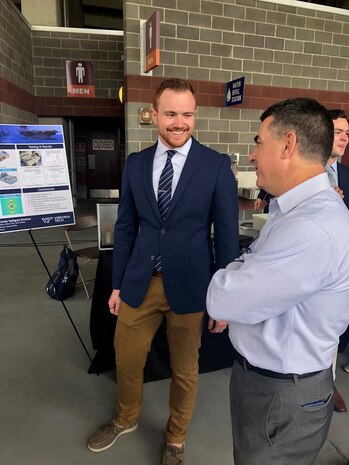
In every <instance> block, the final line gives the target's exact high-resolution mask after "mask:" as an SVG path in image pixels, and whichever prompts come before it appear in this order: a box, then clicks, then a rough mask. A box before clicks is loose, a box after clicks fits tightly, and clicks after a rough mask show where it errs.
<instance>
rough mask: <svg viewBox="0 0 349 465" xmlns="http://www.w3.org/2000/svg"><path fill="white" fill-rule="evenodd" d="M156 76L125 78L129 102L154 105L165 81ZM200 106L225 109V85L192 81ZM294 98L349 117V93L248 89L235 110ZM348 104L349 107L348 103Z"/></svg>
mask: <svg viewBox="0 0 349 465" xmlns="http://www.w3.org/2000/svg"><path fill="white" fill-rule="evenodd" d="M163 79H164V78H162V77H153V76H149V77H148V76H135V75H127V76H125V85H124V90H125V101H126V102H132V103H136V102H142V103H151V102H152V100H153V95H154V90H155V89H156V87H157V86H158V84H159V83H160V82H161V81H162V80H163ZM190 83H191V84H192V86H193V88H194V90H195V93H196V99H197V102H198V105H199V106H210V107H223V106H224V86H225V83H220V82H209V81H197V80H190ZM293 97H312V98H315V99H316V100H319V101H320V102H321V103H322V104H324V105H326V106H327V107H329V108H341V109H343V110H345V111H346V112H347V113H349V92H334V91H324V90H315V89H291V88H286V87H271V86H260V85H253V84H246V85H245V96H244V102H243V103H242V104H240V105H235V106H233V107H230V108H231V109H239V108H249V109H254V110H265V109H266V108H268V107H269V106H270V105H272V104H273V103H276V102H278V101H280V100H284V99H286V98H293ZM345 102H348V103H345Z"/></svg>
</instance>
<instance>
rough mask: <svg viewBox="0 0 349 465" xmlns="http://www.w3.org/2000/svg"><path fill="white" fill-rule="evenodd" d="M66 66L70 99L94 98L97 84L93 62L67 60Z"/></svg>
mask: <svg viewBox="0 0 349 465" xmlns="http://www.w3.org/2000/svg"><path fill="white" fill-rule="evenodd" d="M65 64H66V73H67V95H68V97H85V98H86V97H87V98H91V97H94V96H95V83H94V67H93V62H92V61H72V60H67V61H66V62H65Z"/></svg>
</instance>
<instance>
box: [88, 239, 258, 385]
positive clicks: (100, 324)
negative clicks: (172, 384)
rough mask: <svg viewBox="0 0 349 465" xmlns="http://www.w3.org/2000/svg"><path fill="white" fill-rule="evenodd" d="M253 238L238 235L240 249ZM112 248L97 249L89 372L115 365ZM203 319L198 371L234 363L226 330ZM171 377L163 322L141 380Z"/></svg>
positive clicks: (96, 371)
mask: <svg viewBox="0 0 349 465" xmlns="http://www.w3.org/2000/svg"><path fill="white" fill-rule="evenodd" d="M253 240H254V238H253V237H251V236H244V235H240V237H239V245H240V250H241V249H245V248H246V247H248V246H249V245H250V244H251V242H252V241H253ZM112 257H113V252H112V251H103V252H100V255H99V260H98V265H97V271H96V281H95V287H94V291H93V297H92V306H91V315H90V332H91V339H92V345H93V348H94V349H95V350H97V353H96V355H95V357H94V359H93V361H92V363H91V365H90V368H89V370H88V372H89V373H104V372H106V371H109V370H112V369H114V368H115V351H114V332H115V325H116V322H117V317H115V316H114V315H112V314H111V313H110V312H109V307H108V300H109V297H110V294H111V291H112V284H111V278H112ZM207 318H208V317H206V318H205V320H204V330H203V334H202V345H201V348H200V357H199V372H200V373H207V372H210V371H215V370H220V369H223V368H228V367H230V366H232V364H233V348H232V346H231V343H230V339H229V336H228V331H227V330H225V331H224V332H223V333H222V334H211V333H210V332H209V331H208V329H207ZM170 377H171V369H170V365H169V353H168V347H167V340H166V324H165V322H163V323H162V324H161V326H160V328H159V330H158V332H157V334H156V336H155V338H154V340H153V344H152V350H151V352H150V353H149V355H148V360H147V363H146V366H145V371H144V381H145V382H147V381H156V380H159V379H165V378H170Z"/></svg>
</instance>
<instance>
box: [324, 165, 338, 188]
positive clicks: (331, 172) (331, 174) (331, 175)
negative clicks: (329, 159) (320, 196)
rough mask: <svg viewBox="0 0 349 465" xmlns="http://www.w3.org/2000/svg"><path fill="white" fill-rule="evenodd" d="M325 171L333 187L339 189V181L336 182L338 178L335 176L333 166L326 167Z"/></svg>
mask: <svg viewBox="0 0 349 465" xmlns="http://www.w3.org/2000/svg"><path fill="white" fill-rule="evenodd" d="M325 170H326V173H327V176H328V179H329V181H330V184H331V187H337V181H336V176H335V174H334V169H333V166H331V165H326V166H325Z"/></svg>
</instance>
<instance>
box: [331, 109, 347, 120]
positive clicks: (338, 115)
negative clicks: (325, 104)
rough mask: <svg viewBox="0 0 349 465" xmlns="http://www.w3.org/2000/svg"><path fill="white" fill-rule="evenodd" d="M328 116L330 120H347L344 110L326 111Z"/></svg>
mask: <svg viewBox="0 0 349 465" xmlns="http://www.w3.org/2000/svg"><path fill="white" fill-rule="evenodd" d="M327 111H328V112H329V114H330V117H331V119H332V120H335V119H338V118H345V119H348V118H347V114H346V113H345V111H344V110H340V109H339V108H336V109H334V110H327Z"/></svg>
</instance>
